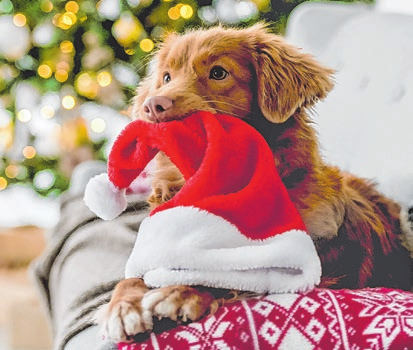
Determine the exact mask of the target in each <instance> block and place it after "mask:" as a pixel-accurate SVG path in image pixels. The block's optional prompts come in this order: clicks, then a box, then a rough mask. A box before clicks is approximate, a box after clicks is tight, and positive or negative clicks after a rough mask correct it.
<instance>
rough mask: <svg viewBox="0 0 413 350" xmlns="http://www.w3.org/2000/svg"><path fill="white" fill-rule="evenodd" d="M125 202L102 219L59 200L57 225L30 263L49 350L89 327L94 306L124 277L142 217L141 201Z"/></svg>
mask: <svg viewBox="0 0 413 350" xmlns="http://www.w3.org/2000/svg"><path fill="white" fill-rule="evenodd" d="M129 203H130V205H129V207H128V208H127V210H126V211H125V212H124V213H123V214H122V215H121V216H119V217H118V218H116V219H114V220H112V221H102V220H100V219H97V218H96V216H95V215H94V214H93V213H92V212H90V211H89V209H88V208H87V207H86V206H85V204H84V203H83V199H82V198H81V197H80V196H70V195H69V194H66V195H65V196H63V201H62V205H61V218H60V222H59V223H58V225H57V226H56V227H55V228H54V229H53V230H52V231H51V232H50V237H49V246H48V248H47V251H46V252H45V253H44V254H43V255H42V256H41V257H40V258H38V259H37V260H36V261H35V262H34V263H33V264H32V272H33V276H34V279H35V281H36V284H37V285H38V287H39V290H40V293H41V296H42V299H43V301H44V305H45V307H46V309H47V312H48V314H49V317H50V322H51V327H52V331H53V336H54V345H53V349H54V350H62V349H64V347H65V345H66V344H67V342H68V341H69V340H70V339H71V338H72V337H74V336H75V335H76V334H78V333H79V332H81V331H83V330H85V329H86V328H88V327H90V326H92V325H93V321H92V317H93V315H94V312H95V310H96V308H97V307H99V306H100V305H102V304H104V303H107V302H108V301H109V300H110V297H111V293H112V291H113V289H114V287H115V285H116V284H117V283H118V281H119V280H121V279H122V278H124V270H125V264H126V261H127V259H128V257H129V255H130V253H131V250H132V248H133V246H134V243H135V239H136V233H137V231H138V229H139V225H140V223H141V221H142V220H143V218H144V217H145V216H147V214H148V210H147V209H146V203H145V202H142V201H140V202H137V201H133V199H129Z"/></svg>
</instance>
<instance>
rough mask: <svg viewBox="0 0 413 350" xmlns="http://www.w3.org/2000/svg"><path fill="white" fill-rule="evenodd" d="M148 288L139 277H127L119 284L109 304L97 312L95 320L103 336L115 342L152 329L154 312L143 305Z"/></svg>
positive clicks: (130, 338) (126, 339)
mask: <svg viewBox="0 0 413 350" xmlns="http://www.w3.org/2000/svg"><path fill="white" fill-rule="evenodd" d="M148 290H149V289H148V287H147V286H146V285H145V283H144V282H143V281H142V280H141V279H139V278H129V279H125V280H122V281H121V282H119V283H118V284H117V286H116V288H115V290H114V292H113V295H112V299H111V300H110V302H109V304H106V305H103V306H102V307H101V308H100V309H98V311H97V312H96V314H95V322H96V323H97V324H99V325H100V326H101V332H102V335H103V337H105V338H106V339H110V340H112V341H114V342H121V341H128V340H132V337H133V336H134V335H136V334H138V333H143V332H146V331H148V330H151V329H152V327H153V321H152V314H151V313H150V312H149V311H148V310H145V309H144V308H143V307H142V305H141V302H142V298H143V296H144V295H145V293H146V292H147V291H148Z"/></svg>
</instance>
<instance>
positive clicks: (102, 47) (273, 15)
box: [0, 0, 302, 196]
mask: <svg viewBox="0 0 413 350" xmlns="http://www.w3.org/2000/svg"><path fill="white" fill-rule="evenodd" d="M299 2H302V0H298V1H281V0H278V1H269V0H251V1H248V0H241V1H238V0H214V1H205V0H199V1H195V0H163V1H152V0H100V1H98V2H96V1H92V0H77V1H73V0H71V1H65V0H33V1H26V0H13V1H11V0H1V1H0V94H1V98H0V191H1V190H4V189H6V188H8V187H10V186H12V185H13V184H16V183H23V184H25V185H27V186H29V187H30V188H32V189H34V190H35V191H36V192H38V193H39V194H41V195H44V196H58V195H59V194H60V193H61V192H62V191H64V190H66V189H67V187H68V184H69V178H70V175H71V172H72V170H73V168H74V167H75V166H76V164H78V163H80V162H82V161H85V160H89V159H105V157H106V155H107V152H108V147H107V145H108V144H110V142H107V141H108V140H109V141H110V140H111V138H113V137H115V136H116V134H117V131H118V130H120V129H121V128H122V127H123V125H124V124H125V123H126V122H127V121H128V118H127V116H126V114H127V112H126V111H127V108H128V104H129V101H130V99H131V97H132V96H133V93H134V89H135V87H136V85H137V84H138V82H139V80H140V79H141V77H142V76H143V75H144V74H145V67H146V65H147V62H148V60H149V59H150V53H151V52H152V51H153V50H154V47H155V46H156V42H157V41H158V40H159V39H160V38H161V37H162V35H163V34H164V33H165V31H170V30H174V31H178V32H181V31H183V30H184V29H186V28H189V27H192V26H200V25H209V24H214V23H216V22H217V21H220V22H224V23H228V24H233V25H249V24H251V23H253V22H255V21H257V20H261V19H265V20H268V21H271V22H273V23H274V25H275V26H276V29H278V30H279V31H282V30H283V27H284V25H285V21H286V18H287V16H288V14H289V13H290V12H291V10H292V9H293V8H294V7H295V6H296V5H297V4H298V3H299Z"/></svg>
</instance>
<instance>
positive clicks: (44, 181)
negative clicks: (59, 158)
mask: <svg viewBox="0 0 413 350" xmlns="http://www.w3.org/2000/svg"><path fill="white" fill-rule="evenodd" d="M55 181H56V177H55V175H54V174H53V172H52V171H50V170H48V169H46V170H41V171H39V172H38V173H36V175H35V176H34V178H33V183H34V186H35V187H36V188H37V189H39V190H48V189H49V188H51V187H52V186H53V185H54V183H55Z"/></svg>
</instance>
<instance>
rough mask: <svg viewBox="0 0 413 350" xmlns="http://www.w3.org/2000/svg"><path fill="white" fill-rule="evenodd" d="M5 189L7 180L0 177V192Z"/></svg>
mask: <svg viewBox="0 0 413 350" xmlns="http://www.w3.org/2000/svg"><path fill="white" fill-rule="evenodd" d="M6 187H7V180H6V179H5V178H4V177H2V176H0V191H3V190H4V189H6Z"/></svg>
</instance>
